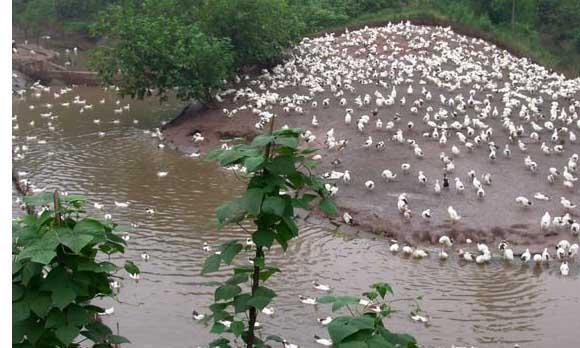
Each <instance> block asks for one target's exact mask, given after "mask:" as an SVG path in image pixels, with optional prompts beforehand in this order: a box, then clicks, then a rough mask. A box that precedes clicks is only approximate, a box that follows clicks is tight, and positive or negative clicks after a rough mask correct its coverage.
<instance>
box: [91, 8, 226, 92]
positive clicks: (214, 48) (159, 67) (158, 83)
mask: <svg viewBox="0 0 580 348" xmlns="http://www.w3.org/2000/svg"><path fill="white" fill-rule="evenodd" d="M178 4H179V1H177V0H144V1H143V2H142V3H140V4H135V3H133V2H131V1H126V2H124V3H123V5H117V6H113V7H111V8H110V9H109V12H108V14H107V16H103V17H101V21H100V23H99V24H98V26H96V27H95V32H96V33H98V34H101V35H105V36H107V38H108V40H109V45H108V46H106V47H103V48H100V49H99V50H98V51H97V52H96V54H95V56H94V59H93V67H94V68H95V69H96V70H97V71H98V72H99V74H100V76H101V77H102V78H103V80H104V82H105V83H107V84H116V85H117V86H119V88H120V90H121V94H123V95H130V96H131V97H139V98H143V97H144V96H148V95H152V94H153V93H155V94H156V95H158V96H160V97H161V98H162V99H164V98H166V97H167V95H168V93H169V92H170V91H172V90H173V89H175V90H176V93H177V97H179V98H181V99H184V100H190V99H195V100H198V101H201V102H202V103H208V102H211V100H212V99H213V97H214V95H215V93H216V92H217V91H218V90H219V89H220V88H221V87H222V86H223V82H224V80H225V79H227V78H228V77H229V76H230V74H231V72H232V64H233V58H232V52H231V46H230V44H229V42H228V40H227V39H222V38H211V37H208V36H207V35H205V34H204V33H203V32H202V31H201V30H200V29H199V28H198V26H197V25H196V24H194V23H192V22H191V21H190V20H189V18H188V16H186V15H185V14H184V13H182V12H180V7H179V6H178ZM160 14H163V15H160Z"/></svg>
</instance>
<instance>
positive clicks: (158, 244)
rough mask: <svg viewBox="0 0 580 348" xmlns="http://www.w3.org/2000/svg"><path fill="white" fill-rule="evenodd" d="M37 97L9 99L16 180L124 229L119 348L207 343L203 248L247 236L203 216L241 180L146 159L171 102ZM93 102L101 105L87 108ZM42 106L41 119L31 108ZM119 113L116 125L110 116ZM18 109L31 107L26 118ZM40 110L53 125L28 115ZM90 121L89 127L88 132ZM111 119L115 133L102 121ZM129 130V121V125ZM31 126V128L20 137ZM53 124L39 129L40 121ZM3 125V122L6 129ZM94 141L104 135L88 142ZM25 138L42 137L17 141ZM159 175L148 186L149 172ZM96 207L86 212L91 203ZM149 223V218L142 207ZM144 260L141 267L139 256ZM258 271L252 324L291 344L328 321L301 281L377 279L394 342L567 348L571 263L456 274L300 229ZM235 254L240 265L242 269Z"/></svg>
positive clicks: (465, 269) (572, 331) (304, 341)
mask: <svg viewBox="0 0 580 348" xmlns="http://www.w3.org/2000/svg"><path fill="white" fill-rule="evenodd" d="M54 91H55V87H53V90H52V91H51V93H43V95H42V96H41V97H39V98H37V97H34V96H33V95H32V93H28V94H26V95H25V96H24V98H17V97H15V98H14V99H13V114H17V115H18V121H17V123H18V124H19V129H18V130H14V131H13V134H14V135H15V136H16V138H15V139H14V140H13V143H14V145H15V146H16V145H20V146H21V145H23V144H25V145H27V146H28V147H29V150H28V151H27V152H26V153H25V158H24V159H21V160H17V161H15V162H14V166H15V168H16V169H17V170H19V171H27V172H29V173H30V175H29V179H30V180H31V182H32V183H34V184H35V185H37V186H38V187H43V188H44V187H45V188H47V189H49V190H53V189H58V190H61V191H68V192H74V193H84V194H86V195H87V196H88V198H89V201H90V205H89V207H88V208H89V212H90V213H91V214H94V215H96V216H98V217H103V215H104V214H105V213H110V214H111V215H112V216H113V219H114V221H116V222H118V223H122V224H129V223H136V224H138V227H136V228H135V229H134V231H133V232H132V233H131V234H132V237H131V240H130V241H129V248H128V251H127V253H126V255H125V257H126V258H128V259H131V260H134V261H135V262H137V263H138V264H139V266H140V267H141V270H142V272H143V274H142V277H141V280H140V281H139V282H138V283H136V282H135V281H132V280H130V279H126V280H124V281H123V284H122V288H121V291H120V295H119V301H120V303H116V302H114V301H109V300H108V301H107V302H106V303H105V305H106V306H107V307H108V306H114V307H115V313H114V315H112V316H110V317H107V318H106V321H107V322H108V323H110V324H112V325H113V326H115V325H116V324H117V323H118V324H119V327H120V332H121V334H122V335H125V336H126V337H128V338H129V339H130V340H131V341H132V344H131V345H127V346H130V347H139V348H148V347H151V348H153V347H155V348H157V347H167V348H182V347H197V346H201V345H204V344H207V342H209V341H210V340H211V339H212V337H211V336H210V334H209V333H208V331H209V329H208V328H206V327H204V326H203V325H200V324H198V323H197V322H194V321H193V320H192V318H191V312H192V310H193V309H196V310H197V311H199V312H207V305H208V304H209V303H210V302H211V298H212V296H213V289H214V287H213V286H211V285H210V284H209V282H212V281H216V280H221V279H223V277H225V275H226V274H227V271H222V272H219V273H216V274H212V275H211V276H208V277H202V276H200V269H201V265H202V263H203V260H204V259H205V258H206V257H207V253H205V252H204V251H203V250H202V245H203V243H204V242H207V243H208V244H210V245H212V246H217V245H219V244H220V243H221V242H223V241H226V240H229V239H232V238H239V239H241V240H243V239H245V238H246V235H245V232H244V231H242V230H241V229H238V228H226V229H225V230H222V231H219V232H218V231H217V229H216V228H215V226H214V225H212V218H213V216H214V210H215V208H216V207H217V206H218V205H220V204H221V203H222V202H224V201H226V200H228V199H230V198H232V197H233V196H234V195H236V194H237V193H240V192H241V190H242V187H243V183H242V182H240V181H238V180H237V179H236V178H235V177H234V176H233V175H231V174H229V173H227V172H225V171H223V170H220V169H218V168H216V166H215V165H213V164H211V163H205V162H203V161H202V160H199V159H192V158H189V157H187V156H185V155H183V154H181V153H178V152H176V151H174V150H172V149H170V148H169V147H166V148H165V149H159V148H158V143H159V142H158V140H157V139H155V138H152V137H151V135H150V134H145V133H144V130H146V129H152V128H154V127H158V126H159V124H160V122H161V121H162V120H170V119H171V118H172V116H173V115H175V114H177V113H178V112H179V111H180V109H181V108H182V105H181V104H179V103H176V102H173V103H170V104H166V105H159V104H158V102H156V101H142V102H136V101H131V100H127V99H126V100H122V101H121V103H120V104H119V105H116V104H115V101H116V100H117V98H116V97H115V96H114V95H113V94H112V93H111V92H107V91H104V90H103V89H99V88H87V87H75V88H74V90H73V91H72V92H70V93H68V94H66V95H63V96H61V97H60V98H59V99H54V97H53V92H54ZM76 95H79V96H80V97H81V99H87V104H93V105H94V107H93V109H92V110H86V111H85V112H83V113H80V112H79V110H80V106H79V105H74V104H72V103H71V105H70V107H63V106H61V105H60V103H62V102H69V101H71V100H72V99H73V97H74V96H76ZM102 98H105V100H106V102H105V104H100V103H99V100H101V99H102ZM46 103H51V104H53V108H52V109H50V110H49V109H47V108H46V107H43V106H42V105H44V104H46ZM127 104H130V110H129V111H125V112H123V113H122V114H121V115H119V114H115V113H114V112H113V109H115V108H119V107H120V106H123V105H127ZM30 105H34V106H35V109H34V110H31V109H30V108H29V106H30ZM50 111H52V113H53V115H58V118H57V119H53V120H51V119H50V118H43V117H40V113H46V112H50ZM94 119H100V124H95V123H94V122H93V120H94ZM117 119H118V120H119V123H118V124H115V123H113V121H114V120H117ZM133 120H139V123H138V124H134V123H133ZM30 121H35V125H34V126H31V125H30ZM48 122H52V125H53V126H54V127H55V130H54V131H50V130H49V129H48V127H47V123H48ZM13 124H16V122H13ZM99 132H105V135H104V136H99ZM26 136H37V137H38V139H40V140H46V144H38V143H37V141H38V139H34V140H32V139H31V140H27V139H26ZM161 170H163V171H168V172H169V174H168V176H166V177H163V178H159V177H157V175H156V173H157V172H158V171H161ZM114 201H119V202H124V201H129V202H130V203H131V204H130V206H129V208H126V209H123V208H116V207H115V205H114ZM94 202H99V203H103V204H104V205H105V207H104V209H103V210H102V211H98V210H95V209H94V208H93V203H94ZM149 207H152V208H154V209H155V210H156V213H155V215H154V216H152V217H148V216H147V214H146V213H145V210H146V209H147V208H149ZM143 251H147V252H148V253H149V254H150V255H151V259H150V260H149V262H144V261H142V260H141V259H140V256H139V255H140V254H141V253H142V252H143ZM270 254H271V260H272V262H273V263H274V264H276V265H277V266H279V267H280V268H282V270H283V273H282V274H279V275H277V276H274V277H273V278H272V281H271V284H270V285H271V287H272V288H273V289H275V290H276V292H277V293H278V297H277V298H275V299H274V301H273V304H272V305H273V306H274V308H275V310H276V313H275V314H274V316H273V317H266V316H264V315H261V316H260V317H259V321H260V322H261V323H263V326H264V328H263V330H262V331H263V334H265V335H268V334H278V335H280V336H283V337H285V338H286V339H287V340H288V341H290V342H294V343H297V344H299V345H300V346H301V347H313V346H316V343H314V341H313V335H314V334H318V335H320V336H323V337H327V334H326V330H325V328H323V327H321V326H319V325H318V324H317V322H316V318H317V317H323V316H326V315H328V314H330V308H329V307H328V306H322V305H321V306H317V307H314V306H307V305H303V304H301V303H300V302H299V301H298V295H305V296H321V295H323V294H321V293H320V292H318V291H316V290H315V289H313V287H312V283H311V282H312V281H313V280H319V281H320V282H322V283H325V284H329V285H331V286H332V288H333V293H334V294H341V295H342V294H344V295H346V294H350V295H357V294H360V293H361V292H363V291H365V290H367V289H368V286H369V285H370V284H372V283H374V282H376V281H387V282H389V283H390V284H391V285H392V286H393V288H394V290H395V299H401V300H400V301H397V302H395V303H394V304H393V305H394V306H395V308H396V309H397V310H398V311H397V312H396V313H394V314H393V316H392V318H391V319H389V320H388V323H387V324H388V326H389V327H390V328H392V329H393V330H395V331H402V332H407V333H409V334H412V335H414V336H415V337H417V338H418V339H419V340H420V342H421V344H422V345H423V346H425V347H451V346H452V345H456V346H476V347H513V346H514V344H516V343H518V344H519V345H520V346H521V347H576V346H578V344H579V342H580V339H579V338H578V332H577V330H578V329H579V328H580V324H578V321H577V319H578V313H579V310H580V282H579V279H578V278H579V274H578V273H579V271H578V268H579V267H578V264H577V263H576V264H573V265H572V267H571V274H570V276H569V277H567V278H563V277H561V276H560V274H559V269H558V266H559V264H557V263H553V264H551V265H550V266H544V267H543V268H536V267H534V266H521V265H520V263H519V262H515V263H514V264H512V265H506V264H504V263H503V262H501V261H499V260H497V261H493V262H492V263H490V264H488V265H485V266H478V265H475V264H465V263H462V262H461V261H458V260H457V258H456V257H452V258H451V259H450V260H449V261H447V262H444V263H442V262H439V261H437V260H435V258H434V257H432V258H431V259H426V260H421V261H416V260H409V259H405V258H403V257H400V256H395V255H391V254H390V252H389V251H388V243H387V241H386V240H384V239H383V238H372V237H368V236H367V237H363V236H361V237H356V238H355V237H353V236H352V235H350V234H345V233H336V232H330V231H328V230H326V229H324V228H321V227H317V226H315V225H311V224H302V228H301V230H300V237H299V238H298V239H297V240H296V241H294V242H292V243H291V245H290V247H289V249H288V251H287V252H286V253H285V254H284V253H282V251H281V250H280V249H279V248H274V249H273V250H272V252H271V253H270ZM246 259H247V258H246V257H245V256H242V257H240V258H239V260H238V262H239V263H242V264H244V263H246ZM418 296H422V297H423V298H422V300H421V301H420V305H421V307H422V309H423V310H424V311H425V312H426V313H427V314H428V315H429V316H430V321H429V324H428V325H424V324H417V323H415V322H413V321H411V320H410V319H409V312H410V311H411V310H412V309H413V308H414V307H413V305H414V299H415V298H416V297H418Z"/></svg>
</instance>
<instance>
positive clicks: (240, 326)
mask: <svg viewBox="0 0 580 348" xmlns="http://www.w3.org/2000/svg"><path fill="white" fill-rule="evenodd" d="M230 329H231V330H232V333H233V334H234V335H235V336H236V337H240V336H241V335H242V333H243V332H244V322H243V321H238V320H236V321H234V322H232V325H231V326H230Z"/></svg>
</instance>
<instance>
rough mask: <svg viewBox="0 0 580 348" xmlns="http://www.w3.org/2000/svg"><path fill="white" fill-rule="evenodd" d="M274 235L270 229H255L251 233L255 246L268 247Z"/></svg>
mask: <svg viewBox="0 0 580 348" xmlns="http://www.w3.org/2000/svg"><path fill="white" fill-rule="evenodd" d="M275 236H276V234H275V233H274V232H272V231H265V230H257V231H256V232H254V233H253V234H252V240H253V241H254V243H256V245H257V246H264V247H266V248H269V247H271V246H272V243H273V242H274V237H275Z"/></svg>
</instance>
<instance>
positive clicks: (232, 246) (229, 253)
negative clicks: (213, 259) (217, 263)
mask: <svg viewBox="0 0 580 348" xmlns="http://www.w3.org/2000/svg"><path fill="white" fill-rule="evenodd" d="M242 249H243V246H242V245H241V244H240V243H238V242H237V241H230V242H227V243H225V244H223V245H222V254H221V257H222V260H223V261H224V263H225V264H226V265H231V264H232V261H233V260H234V258H235V257H236V255H238V254H239V253H240V251H242Z"/></svg>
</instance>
